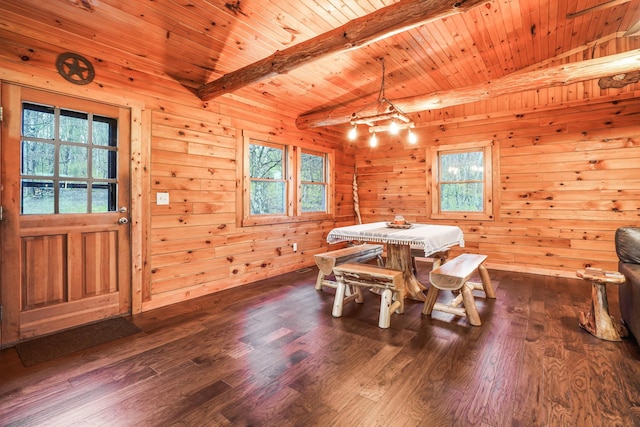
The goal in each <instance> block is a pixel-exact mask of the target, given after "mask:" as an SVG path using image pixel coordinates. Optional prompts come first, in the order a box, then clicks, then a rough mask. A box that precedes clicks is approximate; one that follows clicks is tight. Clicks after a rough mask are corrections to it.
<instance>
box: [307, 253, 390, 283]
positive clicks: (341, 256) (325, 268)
mask: <svg viewBox="0 0 640 427" xmlns="http://www.w3.org/2000/svg"><path fill="white" fill-rule="evenodd" d="M382 248H383V246H382V245H375V244H370V243H365V244H363V245H354V246H349V247H346V248H343V249H337V250H335V251H331V252H325V253H323V254H317V255H315V256H314V258H315V260H316V265H317V266H318V269H319V270H320V271H319V272H318V278H317V279H316V290H317V291H320V290H322V287H323V286H327V287H329V288H334V289H335V288H336V282H335V281H333V280H327V279H325V276H328V275H330V274H332V273H333V267H335V266H337V265H341V264H345V263H348V262H367V261H370V260H372V259H373V258H377V259H378V265H382Z"/></svg>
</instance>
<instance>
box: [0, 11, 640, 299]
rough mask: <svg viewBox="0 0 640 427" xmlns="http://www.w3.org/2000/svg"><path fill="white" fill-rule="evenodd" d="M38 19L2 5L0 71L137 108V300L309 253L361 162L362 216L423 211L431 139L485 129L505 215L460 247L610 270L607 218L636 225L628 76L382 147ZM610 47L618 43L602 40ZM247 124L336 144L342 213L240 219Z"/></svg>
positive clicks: (217, 283) (286, 266)
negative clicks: (76, 73) (176, 75)
mask: <svg viewBox="0 0 640 427" xmlns="http://www.w3.org/2000/svg"><path fill="white" fill-rule="evenodd" d="M36 18H37V17H34V18H27V17H25V16H22V15H19V14H15V13H11V14H10V13H9V12H7V15H5V17H4V18H2V19H0V21H2V22H6V23H7V25H6V26H5V27H4V28H3V29H0V38H1V39H2V41H3V42H2V43H0V79H1V80H3V81H8V82H15V83H18V84H24V85H28V86H32V87H37V88H41V89H43V90H50V91H54V92H60V93H65V94H69V95H73V96H78V97H83V98H88V99H92V100H96V101H102V102H107V103H112V104H116V105H123V106H128V107H131V108H132V109H133V114H132V117H134V120H138V121H139V123H136V125H135V126H133V129H134V131H135V132H136V135H135V139H136V141H138V143H137V145H139V150H137V149H136V150H135V152H134V153H132V159H134V161H135V164H134V165H132V166H133V168H132V169H133V170H134V171H137V172H136V174H135V176H134V179H135V181H134V183H133V187H134V188H135V190H136V191H134V197H135V199H134V201H133V203H132V205H133V206H134V207H136V210H135V211H134V212H132V216H133V217H134V218H136V221H134V223H133V227H134V232H135V233H137V234H136V236H134V247H136V249H135V251H134V252H135V253H136V254H137V253H140V260H138V259H134V265H135V266H136V267H135V268H136V269H135V275H134V283H138V284H139V285H136V286H138V287H139V289H137V288H136V287H135V286H134V311H136V310H137V311H140V310H142V311H144V310H149V309H152V308H156V307H160V306H163V305H167V304H171V303H174V302H177V301H181V300H184V299H188V298H193V297H197V296H199V295H203V294H206V293H210V292H214V291H217V290H220V289H225V288H228V287H232V286H238V285H242V284H245V283H249V282H254V281H256V280H259V279H262V278H265V277H269V276H274V275H277V274H280V273H284V272H288V271H291V270H296V269H299V268H301V267H305V266H309V265H313V254H315V253H319V252H323V251H325V250H326V248H327V244H326V242H325V237H326V234H327V233H328V231H329V230H330V229H331V228H333V227H334V226H341V225H347V224H350V223H353V222H354V216H353V197H352V178H353V171H354V164H355V165H356V166H357V172H358V177H359V178H358V180H359V189H360V192H359V197H360V209H361V211H362V214H363V221H365V222H366V221H374V220H386V219H388V218H389V217H390V216H391V215H392V214H393V213H395V212H398V210H402V213H404V214H405V215H406V216H407V218H408V219H409V220H412V221H416V220H418V221H428V220H429V212H428V200H429V193H428V191H427V185H426V184H427V176H428V168H429V159H428V158H427V152H428V151H427V150H428V147H429V146H430V145H432V144H448V143H455V142H459V141H467V140H469V139H485V138H493V139H495V140H496V142H497V143H499V144H500V147H501V152H502V158H501V159H500V163H501V169H502V171H501V175H500V182H501V186H502V187H504V188H503V190H502V191H501V198H502V199H503V205H502V206H501V208H500V210H499V215H498V216H499V218H498V219H497V220H496V221H493V222H490V223H489V222H486V223H485V222H482V223H478V222H476V223H472V222H464V223H463V222H459V223H458V224H460V225H461V226H462V227H463V229H464V231H465V234H466V240H467V250H469V251H479V252H483V253H486V254H487V255H489V257H490V258H489V259H490V265H496V266H497V265H499V266H501V267H502V268H508V269H512V270H527V271H534V272H539V273H549V274H558V272H560V273H562V274H572V272H573V271H574V270H575V269H576V268H579V267H582V266H584V265H585V263H589V262H591V263H593V264H595V265H598V266H603V267H605V268H613V267H614V262H615V255H614V253H613V243H612V238H613V237H612V233H613V231H614V230H615V228H616V227H618V226H622V225H628V224H631V223H635V224H637V223H638V209H637V206H639V202H640V195H639V194H638V188H640V186H639V185H638V184H639V182H638V178H637V175H636V173H637V164H638V157H639V154H638V152H639V149H638V140H637V138H638V135H639V133H640V132H639V131H640V128H639V127H638V122H639V120H638V116H637V110H638V109H639V108H640V107H639V105H640V101H638V93H634V92H632V91H631V88H627V89H623V90H620V91H618V92H620V93H622V95H619V96H616V95H615V94H616V93H618V92H613V91H611V92H610V93H609V92H607V93H605V95H607V94H611V96H612V97H613V98H611V99H618V100H619V102H618V104H617V105H616V104H613V103H611V102H609V103H605V104H600V103H596V102H594V101H593V99H592V96H591V92H590V91H592V87H593V82H591V83H589V84H588V85H585V86H584V87H582V88H581V89H579V88H577V87H576V88H558V89H553V90H548V91H546V92H545V91H540V92H538V93H534V94H514V95H513V96H510V97H504V98H500V99H495V100H491V101H487V102H484V103H477V104H469V105H467V106H461V107H457V108H452V109H448V110H441V111H437V112H425V113H424V114H421V121H422V122H423V123H424V124H425V126H423V127H421V128H420V129H419V134H420V138H421V142H420V143H419V145H418V146H417V147H416V148H411V149H408V148H405V146H404V143H400V142H398V141H387V142H385V141H384V140H382V136H381V146H379V147H378V148H377V149H375V150H370V149H368V148H366V147H364V144H365V143H364V142H362V143H360V144H361V145H353V146H351V145H349V146H347V147H346V148H345V149H343V143H344V141H345V138H344V137H343V135H342V134H339V133H336V132H332V131H329V130H313V131H305V132H302V131H299V130H297V129H296V128H295V125H294V120H295V116H296V114H297V112H288V113H287V112H286V111H282V106H281V105H278V103H277V102H275V101H273V100H265V103H264V104H261V105H247V104H242V103H241V102H239V101H237V100H235V98H234V97H233V96H228V97H225V98H224V99H222V100H216V102H206V103H203V102H201V101H199V100H198V99H197V98H196V97H195V95H194V94H193V93H192V92H191V91H190V90H188V89H187V88H185V87H183V86H182V85H180V84H178V83H177V82H176V81H175V80H173V79H172V78H171V77H170V76H169V75H167V74H165V73H164V72H163V71H162V70H157V69H155V68H153V67H152V66H151V65H152V64H151V63H150V61H148V60H147V59H145V58H144V57H143V56H139V55H135V54H133V53H127V52H126V51H125V50H121V49H115V48H113V47H110V46H109V45H107V44H101V45H100V46H99V47H100V49H99V51H96V43H95V41H94V40H92V39H91V37H85V35H84V34H79V35H78V34H73V33H72V32H67V33H65V37H64V38H60V39H57V38H52V37H50V36H49V34H50V32H51V28H52V27H51V25H50V24H48V23H46V22H47V20H46V19H44V18H43V17H41V19H40V20H38V19H36ZM8 23H11V25H9V24H8ZM114 31H115V32H120V31H121V30H120V29H114ZM62 43H65V45H64V46H63V45H61V44H62ZM69 46H73V50H74V51H76V52H79V53H82V54H84V55H86V56H87V57H90V58H93V59H94V61H93V63H94V66H95V67H96V80H95V81H94V83H92V84H91V85H88V86H75V85H72V84H70V83H68V82H66V81H65V80H64V79H63V78H62V77H60V76H59V75H58V74H57V72H56V71H55V68H54V64H55V58H56V57H57V55H58V54H59V53H61V52H63V51H66V50H68V47H69ZM615 50H616V46H615V42H614V45H613V46H611V47H610V51H609V53H613V52H612V51H615ZM98 57H99V60H98V59H97V58H98ZM634 90H638V88H637V87H635V88H634ZM578 93H579V95H575V100H573V101H572V99H573V98H572V97H573V96H574V95H573V94H578ZM594 95H595V94H594ZM605 99H606V98H605ZM565 100H567V101H569V102H565ZM541 106H544V107H545V108H541ZM243 129H249V130H251V131H253V132H264V133H265V134H275V135H280V136H282V137H284V138H290V139H291V140H292V141H303V142H306V143H316V144H319V145H323V146H327V147H332V148H334V149H336V164H337V168H336V174H335V177H336V186H335V188H336V196H335V197H336V200H335V206H336V217H335V219H334V220H332V221H312V222H305V223H296V224H283V225H275V226H261V227H247V228H239V227H236V225H235V224H236V217H237V216H238V215H240V212H239V211H238V208H237V206H236V204H235V203H234V198H235V192H236V191H237V185H238V182H237V181H236V175H235V171H236V168H237V167H238V165H237V161H236V159H235V158H234V156H235V150H237V149H238V147H239V141H240V138H239V137H238V136H239V135H241V132H242V130H243ZM356 149H357V152H356ZM159 191H162V192H168V193H169V196H170V200H171V204H170V205H169V206H168V207H165V206H157V205H156V203H155V200H156V193H157V192H159ZM523 194H526V195H529V196H528V197H526V198H525V197H522V195H523ZM549 194H550V195H552V196H553V197H554V200H553V203H552V202H551V201H549V200H546V197H547V195H549ZM147 200H148V202H146V201H147ZM400 207H401V208H400ZM136 241H137V242H139V245H138V246H136V243H135V242H136ZM294 242H295V243H297V244H298V248H299V249H298V252H297V253H293V251H292V248H291V244H292V243H294ZM138 261H140V263H138ZM138 274H139V275H140V277H137V276H136V275H138ZM137 292H139V294H140V295H136V293H137ZM136 298H138V300H139V301H140V303H139V304H138V305H136V302H135V301H136Z"/></svg>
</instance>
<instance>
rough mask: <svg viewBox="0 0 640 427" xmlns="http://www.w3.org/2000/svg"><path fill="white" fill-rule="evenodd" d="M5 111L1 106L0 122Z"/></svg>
mask: <svg viewBox="0 0 640 427" xmlns="http://www.w3.org/2000/svg"><path fill="white" fill-rule="evenodd" d="M3 112H4V110H3V109H2V107H0V123H2V113H3Z"/></svg>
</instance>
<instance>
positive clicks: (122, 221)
mask: <svg viewBox="0 0 640 427" xmlns="http://www.w3.org/2000/svg"><path fill="white" fill-rule="evenodd" d="M128 222H129V220H128V219H127V218H120V219H119V220H118V224H127V223H128Z"/></svg>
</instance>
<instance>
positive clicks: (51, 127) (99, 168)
mask: <svg viewBox="0 0 640 427" xmlns="http://www.w3.org/2000/svg"><path fill="white" fill-rule="evenodd" d="M90 129H91V133H90V132H89V130H90ZM22 133H23V135H22V146H21V183H22V188H21V193H22V205H21V212H22V213H23V214H50V213H53V214H55V213H90V212H114V211H116V209H117V207H116V205H117V198H116V196H117V178H118V170H117V164H118V151H117V138H116V135H117V120H116V119H114V118H110V117H101V116H94V115H93V114H92V113H90V112H77V111H71V110H64V109H61V108H59V107H54V106H42V105H37V104H31V103H28V102H25V103H23V104H22ZM89 136H91V138H90V137H89ZM94 139H95V140H94ZM43 176H46V177H51V178H52V179H51V180H41V179H38V178H39V177H43Z"/></svg>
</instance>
